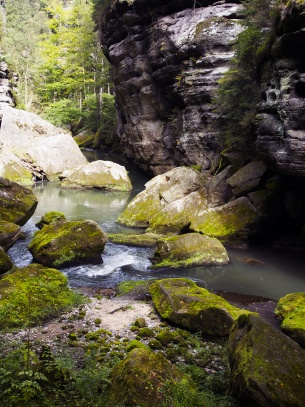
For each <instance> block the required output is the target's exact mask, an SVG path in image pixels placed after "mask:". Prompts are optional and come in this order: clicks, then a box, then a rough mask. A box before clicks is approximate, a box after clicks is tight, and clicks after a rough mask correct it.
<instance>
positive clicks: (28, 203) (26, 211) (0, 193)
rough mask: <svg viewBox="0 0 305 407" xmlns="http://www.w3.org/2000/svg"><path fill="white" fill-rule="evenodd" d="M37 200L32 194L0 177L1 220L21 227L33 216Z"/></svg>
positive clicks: (28, 190) (26, 189)
mask: <svg viewBox="0 0 305 407" xmlns="http://www.w3.org/2000/svg"><path fill="white" fill-rule="evenodd" d="M36 206H37V199H36V197H35V195H34V194H33V192H32V191H31V190H30V189H28V188H25V187H23V186H21V185H19V184H17V183H15V182H11V181H9V180H8V179H5V178H1V177H0V208H1V219H2V220H5V221H7V222H12V223H16V224H17V225H20V226H23V225H24V224H25V223H26V222H27V221H28V220H29V219H30V218H31V216H32V215H33V213H34V212H35V209H36Z"/></svg>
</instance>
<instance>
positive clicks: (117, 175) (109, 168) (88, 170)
mask: <svg viewBox="0 0 305 407" xmlns="http://www.w3.org/2000/svg"><path fill="white" fill-rule="evenodd" d="M59 178H60V180H61V187H66V188H98V189H105V190H108V191H112V190H114V191H130V190H131V189H132V185H131V182H130V179H129V177H128V173H127V171H126V169H125V167H123V166H122V165H119V164H116V163H113V162H111V161H102V160H98V161H93V162H91V163H89V164H86V165H81V166H78V167H76V168H74V169H72V170H67V171H64V172H63V173H62V174H61V175H60V177H59Z"/></svg>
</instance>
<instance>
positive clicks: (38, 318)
mask: <svg viewBox="0 0 305 407" xmlns="http://www.w3.org/2000/svg"><path fill="white" fill-rule="evenodd" d="M67 283H68V280H67V278H66V277H65V276H64V275H63V274H62V273H61V272H59V271H58V270H56V269H50V268H46V267H43V266H41V265H39V264H31V265H30V266H27V267H24V268H22V269H17V270H14V269H13V270H12V272H10V273H9V274H7V275H5V276H4V277H3V278H2V279H1V280H0V327H1V329H7V328H14V327H20V326H24V325H28V324H30V325H32V324H36V323H39V322H42V321H43V320H45V319H46V318H48V317H51V316H52V317H53V316H55V315H58V314H59V313H61V312H63V311H64V310H67V309H68V308H69V307H71V306H73V305H77V304H79V303H80V302H81V301H82V300H81V296H80V295H78V294H76V293H75V292H74V291H72V290H70V289H69V288H68V287H67Z"/></svg>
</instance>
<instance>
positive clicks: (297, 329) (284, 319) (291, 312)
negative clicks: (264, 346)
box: [275, 292, 305, 347]
mask: <svg viewBox="0 0 305 407" xmlns="http://www.w3.org/2000/svg"><path fill="white" fill-rule="evenodd" d="M275 313H276V315H277V316H278V317H279V318H280V319H281V328H282V329H283V331H284V332H285V333H286V334H287V335H289V336H290V337H291V338H292V339H293V340H295V341H296V342H298V343H299V344H300V345H301V346H303V347H305V293H304V292H299V293H291V294H287V295H285V297H282V298H280V299H279V301H278V303H277V306H276V309H275Z"/></svg>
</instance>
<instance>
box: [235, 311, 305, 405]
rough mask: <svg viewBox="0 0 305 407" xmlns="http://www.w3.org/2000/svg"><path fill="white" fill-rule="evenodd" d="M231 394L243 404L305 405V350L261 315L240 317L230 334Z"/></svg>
mask: <svg viewBox="0 0 305 407" xmlns="http://www.w3.org/2000/svg"><path fill="white" fill-rule="evenodd" d="M229 361H230V367H231V379H230V380H231V383H230V393H231V394H232V395H235V396H236V397H238V398H239V400H240V402H241V404H242V405H245V406H253V407H274V406H295V407H303V406H304V400H305V387H304V375H305V351H304V350H303V349H302V348H301V347H300V346H299V345H298V344H297V343H295V342H294V341H292V340H291V339H290V338H289V337H287V336H286V335H284V334H283V333H281V332H279V331H277V330H276V329H274V328H273V327H272V326H271V325H270V324H268V323H267V322H265V321H263V320H262V319H260V318H259V317H258V316H256V315H253V314H249V315H243V316H241V317H239V319H238V320H237V321H236V323H235V324H234V326H233V328H232V332H231V334H230V337H229Z"/></svg>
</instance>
